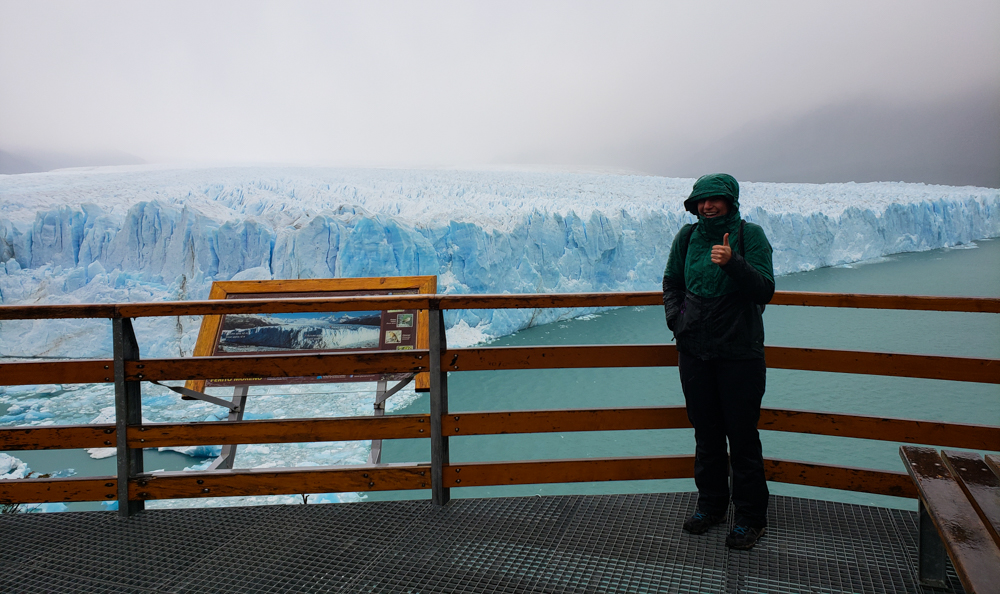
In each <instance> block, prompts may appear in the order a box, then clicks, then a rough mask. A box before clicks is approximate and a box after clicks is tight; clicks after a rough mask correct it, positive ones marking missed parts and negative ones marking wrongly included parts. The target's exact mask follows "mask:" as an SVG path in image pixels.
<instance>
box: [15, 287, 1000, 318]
mask: <svg viewBox="0 0 1000 594" xmlns="http://www.w3.org/2000/svg"><path fill="white" fill-rule="evenodd" d="M662 299H663V296H662V293H661V292H660V291H632V292H625V291H622V292H608V293H536V294H530V293H529V294H514V295H511V294H504V295H375V296H355V297H323V298H297V299H281V300H274V299H215V300H203V301H160V302H150V303H118V304H76V305H2V306H0V320H18V319H21V320H38V319H61V318H106V319H110V318H114V317H123V318H139V317H157V316H180V315H185V316H194V315H220V314H231V313H290V312H309V311H318V312H325V311H358V310H371V309H428V308H440V309H511V308H583V307H629V306H643V305H659V304H661V303H662ZM771 304H772V305H800V306H812V307H849V308H861V309H903V310H920V311H963V312H981V313H1000V299H998V298H993V297H937V296H922V295H863V294H845V293H814V292H803V291H776V292H775V293H774V297H773V298H772V300H771Z"/></svg>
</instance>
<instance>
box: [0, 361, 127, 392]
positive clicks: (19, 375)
mask: <svg viewBox="0 0 1000 594" xmlns="http://www.w3.org/2000/svg"><path fill="white" fill-rule="evenodd" d="M114 379H115V378H114V361H112V360H111V359H73V360H66V361H24V362H19V363H0V386H21V385H25V384H100V383H105V382H112V381H114Z"/></svg>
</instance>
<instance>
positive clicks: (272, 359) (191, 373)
mask: <svg viewBox="0 0 1000 594" xmlns="http://www.w3.org/2000/svg"><path fill="white" fill-rule="evenodd" d="M429 359H430V357H429V356H428V354H427V351H417V350H413V351H391V352H354V353H333V354H329V355H253V356H238V357H232V356H227V357H190V358H188V357H182V358H174V359H143V360H142V361H127V362H126V363H125V379H126V380H127V381H149V380H156V381H162V380H169V379H196V380H207V379H213V378H226V379H235V378H250V379H260V378H265V377H303V376H310V375H340V374H367V373H393V372H402V373H408V372H421V371H427V369H428V367H429V364H430V363H429Z"/></svg>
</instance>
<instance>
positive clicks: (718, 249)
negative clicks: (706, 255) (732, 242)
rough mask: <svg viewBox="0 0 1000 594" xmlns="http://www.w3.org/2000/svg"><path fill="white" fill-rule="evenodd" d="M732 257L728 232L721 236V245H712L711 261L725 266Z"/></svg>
mask: <svg viewBox="0 0 1000 594" xmlns="http://www.w3.org/2000/svg"><path fill="white" fill-rule="evenodd" d="M732 257H733V248H731V247H729V234H728V233H726V234H725V235H723V236H722V245H713V246H712V262H714V263H716V264H718V265H719V266H725V265H726V264H728V263H729V259H730V258H732Z"/></svg>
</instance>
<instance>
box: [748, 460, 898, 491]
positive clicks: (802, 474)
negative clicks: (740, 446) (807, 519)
mask: <svg viewBox="0 0 1000 594" xmlns="http://www.w3.org/2000/svg"><path fill="white" fill-rule="evenodd" d="M764 475H765V476H766V477H767V480H769V481H774V482H777V483H791V484H795V485H807V486H810V487H823V488H825V489H840V490H841V491H858V492H861V493H874V494H876V495H892V496H894V497H909V498H910V499H914V498H916V496H917V491H916V489H914V487H913V482H912V481H910V477H909V476H908V475H907V474H906V473H905V472H894V471H891V470H872V469H870V468H852V467H850V466H833V465H830V464H816V463H811V462H798V461H795V460H774V459H770V458H764Z"/></svg>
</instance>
